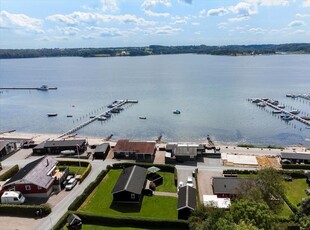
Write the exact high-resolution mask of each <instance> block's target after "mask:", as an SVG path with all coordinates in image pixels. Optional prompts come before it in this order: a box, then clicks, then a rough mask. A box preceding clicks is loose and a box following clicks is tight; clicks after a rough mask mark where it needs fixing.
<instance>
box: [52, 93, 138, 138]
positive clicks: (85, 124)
mask: <svg viewBox="0 0 310 230" xmlns="http://www.w3.org/2000/svg"><path fill="white" fill-rule="evenodd" d="M128 103H138V100H128V99H126V100H119V101H117V103H115V104H114V105H113V107H112V108H110V109H108V110H107V111H105V112H103V113H101V114H99V115H97V116H95V117H94V118H91V119H89V120H88V121H85V122H84V123H82V124H79V125H78V126H76V127H74V128H72V129H70V130H69V131H67V132H65V133H63V134H61V135H60V136H59V137H57V138H62V137H65V136H67V135H70V134H72V133H75V132H76V131H78V130H80V129H81V128H83V127H85V126H87V125H89V124H90V123H92V122H93V121H96V120H97V119H98V118H99V117H101V116H103V115H104V114H106V113H108V112H111V110H113V109H116V108H119V107H121V106H123V105H125V104H128Z"/></svg>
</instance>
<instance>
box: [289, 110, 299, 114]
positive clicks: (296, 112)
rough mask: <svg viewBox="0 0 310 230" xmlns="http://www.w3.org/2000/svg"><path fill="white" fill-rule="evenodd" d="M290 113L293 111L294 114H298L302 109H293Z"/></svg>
mask: <svg viewBox="0 0 310 230" xmlns="http://www.w3.org/2000/svg"><path fill="white" fill-rule="evenodd" d="M290 113H291V114H294V115H297V114H299V113H300V111H299V110H297V109H294V110H291V111H290Z"/></svg>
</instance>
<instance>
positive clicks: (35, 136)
mask: <svg viewBox="0 0 310 230" xmlns="http://www.w3.org/2000/svg"><path fill="white" fill-rule="evenodd" d="M60 135H61V134H55V133H27V132H26V133H25V132H16V131H14V132H4V133H1V134H0V140H1V139H2V138H3V139H18V140H20V139H31V140H34V141H35V142H36V143H38V144H39V143H41V142H43V141H46V140H50V139H62V140H64V139H81V138H84V139H87V142H88V143H89V145H93V144H101V143H107V142H109V143H116V142H117V141H118V139H117V140H113V139H112V140H111V139H110V140H105V137H94V136H83V135H68V136H65V137H62V138H58V137H59V136H60ZM122 139H126V138H122ZM144 141H154V142H156V141H155V140H144ZM214 142H215V146H217V147H220V148H223V149H225V148H227V147H232V148H236V147H238V148H243V149H249V150H250V149H260V148H267V149H268V145H264V146H263V145H253V147H247V146H244V147H243V146H238V145H247V144H244V143H243V144H240V143H237V142H217V141H214ZM157 143H158V144H166V143H195V144H198V143H199V144H200V143H203V144H204V143H208V140H207V138H206V139H205V140H190V141H159V142H157ZM249 145H251V144H249ZM269 146H270V147H271V148H269V149H273V148H272V147H274V145H269ZM276 147H283V150H291V151H296V152H307V148H309V146H305V145H301V144H295V145H281V146H276ZM274 149H278V148H274ZM278 150H279V151H280V148H279V149H278Z"/></svg>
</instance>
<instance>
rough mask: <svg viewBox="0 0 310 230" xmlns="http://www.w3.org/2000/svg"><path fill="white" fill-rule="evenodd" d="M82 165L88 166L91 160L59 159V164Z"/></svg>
mask: <svg viewBox="0 0 310 230" xmlns="http://www.w3.org/2000/svg"><path fill="white" fill-rule="evenodd" d="M80 164H81V166H82V167H88V165H89V162H88V161H70V160H65V161H64V160H59V161H58V166H59V167H61V166H80Z"/></svg>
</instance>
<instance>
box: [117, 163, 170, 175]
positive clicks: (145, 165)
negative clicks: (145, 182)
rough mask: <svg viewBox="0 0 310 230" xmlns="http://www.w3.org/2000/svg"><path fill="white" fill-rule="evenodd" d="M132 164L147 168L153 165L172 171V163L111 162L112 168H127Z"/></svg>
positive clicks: (162, 169) (164, 170) (165, 170)
mask: <svg viewBox="0 0 310 230" xmlns="http://www.w3.org/2000/svg"><path fill="white" fill-rule="evenodd" d="M133 165H137V166H140V167H143V168H149V167H152V166H155V167H157V168H159V169H160V170H161V171H162V172H171V173H174V166H173V165H162V164H148V163H129V162H124V163H116V164H113V166H112V167H113V169H122V168H127V167H130V166H133Z"/></svg>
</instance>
